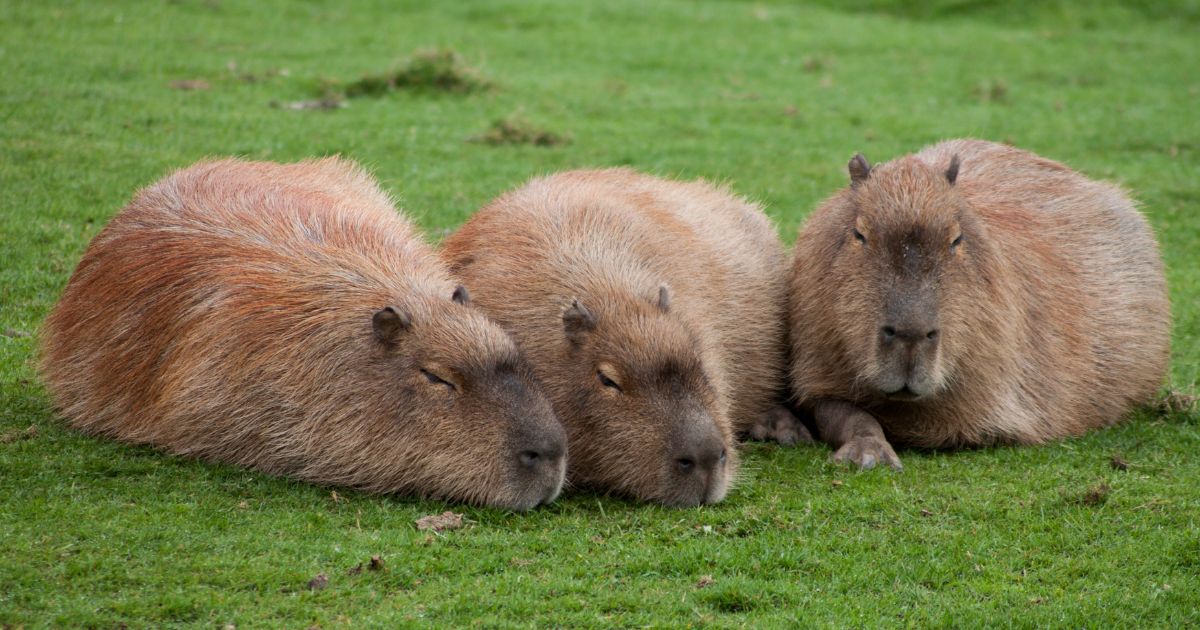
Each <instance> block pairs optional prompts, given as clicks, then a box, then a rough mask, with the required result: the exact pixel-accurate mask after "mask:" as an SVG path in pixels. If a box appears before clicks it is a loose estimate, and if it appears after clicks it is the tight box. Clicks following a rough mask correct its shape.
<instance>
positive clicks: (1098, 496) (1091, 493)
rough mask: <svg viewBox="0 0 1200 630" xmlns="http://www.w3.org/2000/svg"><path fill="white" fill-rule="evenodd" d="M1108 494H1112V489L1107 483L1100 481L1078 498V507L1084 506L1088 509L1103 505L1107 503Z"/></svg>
mask: <svg viewBox="0 0 1200 630" xmlns="http://www.w3.org/2000/svg"><path fill="white" fill-rule="evenodd" d="M1110 492H1112V487H1111V486H1109V485H1108V482H1107V481H1100V482H1098V483H1096V484H1095V485H1093V486H1092V487H1090V488H1088V489H1087V490H1086V491H1085V492H1084V493H1083V495H1082V496H1080V497H1079V499H1078V503H1079V504H1080V505H1086V506H1089V507H1095V506H1097V505H1103V504H1104V502H1105V501H1108V494H1109V493H1110Z"/></svg>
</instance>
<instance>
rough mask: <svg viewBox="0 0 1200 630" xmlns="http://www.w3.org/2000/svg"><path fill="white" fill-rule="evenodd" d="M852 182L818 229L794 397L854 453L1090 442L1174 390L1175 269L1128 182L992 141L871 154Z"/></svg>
mask: <svg viewBox="0 0 1200 630" xmlns="http://www.w3.org/2000/svg"><path fill="white" fill-rule="evenodd" d="M850 179H851V184H850V187H849V188H847V189H845V190H842V191H841V192H839V193H837V194H836V195H834V196H833V197H832V198H830V199H829V200H827V201H826V202H825V203H824V204H823V205H821V207H820V208H818V209H817V211H816V212H815V213H814V214H813V215H812V216H811V217H810V218H809V219H808V221H807V222H806V224H805V225H804V227H803V229H802V230H801V233H800V237H799V239H798V241H797V243H796V248H795V260H794V267H793V278H792V291H791V296H792V297H791V339H792V344H793V361H794V364H793V366H792V378H793V387H794V393H795V395H796V397H797V398H798V399H799V400H800V401H801V402H802V403H803V404H804V405H806V406H808V407H809V408H811V409H812V410H813V412H814V416H815V419H816V426H817V430H818V431H819V433H820V434H821V437H822V439H824V440H825V441H827V442H829V444H830V445H831V446H833V448H835V449H837V450H836V452H835V453H834V457H835V458H836V459H839V460H848V461H853V462H856V463H857V464H859V465H860V466H863V467H870V466H873V465H875V464H876V463H886V464H890V465H892V466H894V467H896V468H899V467H900V460H899V459H898V458H897V457H896V453H895V452H894V451H893V450H892V447H891V445H890V444H889V441H890V442H893V443H897V444H903V445H911V446H917V447H930V448H950V447H959V446H985V445H991V444H1036V443H1040V442H1044V441H1046V440H1051V439H1055V438H1060V437H1065V436H1070V435H1078V434H1080V433H1083V432H1084V431H1086V430H1087V429H1090V428H1093V427H1100V426H1106V425H1110V424H1113V423H1115V422H1117V421H1118V420H1120V419H1121V418H1122V416H1123V415H1125V414H1126V412H1127V411H1128V410H1129V409H1130V408H1131V407H1132V406H1134V405H1137V404H1139V403H1143V402H1146V401H1147V400H1148V399H1150V398H1151V397H1152V396H1153V394H1154V393H1155V391H1156V390H1157V389H1158V388H1159V387H1160V386H1161V384H1162V381H1163V378H1164V375H1165V372H1166V369H1167V360H1168V350H1169V343H1170V339H1169V334H1170V330H1169V329H1170V315H1169V310H1168V304H1167V294H1166V282H1165V280H1164V278H1163V269H1162V263H1161V261H1160V259H1159V255H1158V247H1157V245H1156V244H1155V240H1154V235H1153V233H1152V232H1151V229H1150V227H1149V225H1147V223H1146V220H1145V219H1144V218H1143V217H1142V215H1141V214H1140V213H1138V211H1137V210H1136V209H1135V208H1134V205H1133V203H1132V202H1131V201H1130V200H1129V198H1128V197H1126V196H1125V194H1124V193H1123V192H1122V191H1121V190H1120V189H1119V188H1118V187H1117V186H1114V185H1111V184H1107V183H1102V182H1094V181H1091V180H1089V179H1087V178H1085V177H1083V176H1082V175H1080V174H1079V173H1076V172H1075V171H1072V170H1071V169H1069V168H1067V167H1065V166H1063V165H1062V164H1059V163H1057V162H1052V161H1050V160H1047V159H1044V158H1041V157H1038V156H1037V155H1034V154H1032V153H1028V152H1026V151H1021V150H1019V149H1015V148H1012V147H1009V146H1005V145H1001V144H994V143H991V142H983V141H979V140H952V141H947V142H942V143H940V144H936V145H934V146H931V147H928V148H926V149H924V150H923V151H921V152H920V153H917V154H916V155H910V156H906V157H902V158H899V159H896V160H894V161H891V162H888V163H886V164H883V165H880V166H876V167H874V168H872V167H871V166H869V165H868V163H867V161H866V160H865V159H864V158H863V157H862V156H861V155H858V156H855V157H854V159H853V160H851V161H850Z"/></svg>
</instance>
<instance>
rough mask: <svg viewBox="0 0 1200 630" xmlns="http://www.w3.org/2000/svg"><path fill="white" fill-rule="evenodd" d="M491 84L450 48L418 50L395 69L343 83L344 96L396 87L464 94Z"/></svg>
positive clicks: (391, 89)
mask: <svg viewBox="0 0 1200 630" xmlns="http://www.w3.org/2000/svg"><path fill="white" fill-rule="evenodd" d="M491 87H493V84H492V82H491V81H489V80H487V79H485V78H484V77H483V75H482V74H481V73H480V72H479V70H478V69H476V68H474V67H472V66H470V65H468V64H467V62H466V61H465V60H464V59H463V57H462V55H460V54H459V53H458V52H457V51H455V50H453V49H450V48H436V49H424V50H418V51H416V52H414V53H413V55H412V56H411V57H409V58H408V59H407V60H405V61H404V63H403V64H401V65H400V67H399V68H397V69H396V70H392V71H390V72H385V73H383V74H369V75H366V76H363V77H362V78H360V79H359V80H357V81H354V82H353V83H350V84H349V85H347V86H346V88H345V90H344V92H345V94H346V96H347V97H350V98H355V97H359V96H382V95H384V94H387V93H389V92H393V91H396V90H430V91H438V92H451V93H455V94H466V93H470V92H478V91H482V90H487V89H490V88H491Z"/></svg>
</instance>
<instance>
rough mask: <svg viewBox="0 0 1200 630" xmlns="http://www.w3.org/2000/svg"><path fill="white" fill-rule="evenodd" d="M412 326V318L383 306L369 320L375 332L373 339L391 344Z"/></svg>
mask: <svg viewBox="0 0 1200 630" xmlns="http://www.w3.org/2000/svg"><path fill="white" fill-rule="evenodd" d="M411 326H412V317H409V315H408V313H404V312H402V311H397V310H396V309H394V308H392V307H390V306H385V307H383V308H381V309H379V310H378V311H376V312H375V316H374V317H372V318H371V327H372V328H373V329H374V330H375V338H376V339H378V340H380V341H382V342H384V343H392V342H393V341H395V340H396V337H399V336H400V333H401V332H403V331H405V330H407V329H408V328H409V327H411Z"/></svg>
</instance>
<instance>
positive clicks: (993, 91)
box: [971, 79, 1008, 103]
mask: <svg viewBox="0 0 1200 630" xmlns="http://www.w3.org/2000/svg"><path fill="white" fill-rule="evenodd" d="M971 94H972V95H973V96H974V97H975V98H977V99H979V101H980V102H982V103H1003V102H1005V101H1007V100H1008V83H1006V82H1005V81H1004V79H984V80H983V81H980V82H979V83H977V84H975V87H973V88H971Z"/></svg>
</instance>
